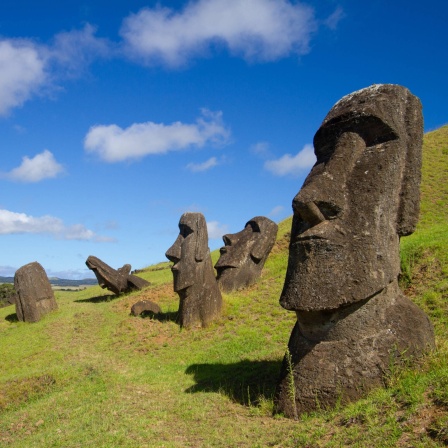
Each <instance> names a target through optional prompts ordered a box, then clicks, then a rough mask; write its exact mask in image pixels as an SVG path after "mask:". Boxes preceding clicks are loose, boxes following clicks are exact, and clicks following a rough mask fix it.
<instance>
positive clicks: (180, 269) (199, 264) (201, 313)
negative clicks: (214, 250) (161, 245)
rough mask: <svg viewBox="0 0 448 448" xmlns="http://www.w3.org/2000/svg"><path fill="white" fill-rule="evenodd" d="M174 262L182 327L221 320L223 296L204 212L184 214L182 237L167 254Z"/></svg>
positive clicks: (174, 282)
mask: <svg viewBox="0 0 448 448" xmlns="http://www.w3.org/2000/svg"><path fill="white" fill-rule="evenodd" d="M165 256H166V257H167V258H168V260H170V261H172V262H173V263H174V265H173V266H172V267H171V271H172V273H173V287H174V291H175V292H177V293H178V295H179V299H180V302H179V316H178V322H179V324H180V326H181V327H185V328H189V327H198V326H201V327H205V326H207V325H208V324H209V323H210V322H212V321H213V320H214V319H216V318H217V317H219V315H220V314H221V308H222V297H221V292H220V290H219V287H218V284H217V283H216V279H215V274H214V270H213V265H212V259H211V256H210V249H209V248H208V233H207V224H206V222H205V218H204V216H203V215H202V214H201V213H191V212H187V213H184V214H183V215H182V216H181V218H180V221H179V236H178V237H177V239H176V241H175V242H174V244H173V245H172V246H171V247H170V248H169V249H168V250H167V251H166V254H165Z"/></svg>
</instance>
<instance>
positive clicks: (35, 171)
mask: <svg viewBox="0 0 448 448" xmlns="http://www.w3.org/2000/svg"><path fill="white" fill-rule="evenodd" d="M63 172H64V168H63V166H62V165H61V164H59V163H58V162H57V161H56V159H55V158H54V156H53V154H52V153H51V152H50V151H48V149H46V150H45V151H43V152H42V153H40V154H37V155H36V156H35V157H33V158H31V159H30V158H29V157H27V156H25V157H23V158H22V164H21V165H20V166H18V167H17V168H14V169H13V170H11V171H10V172H8V173H4V174H1V175H0V176H1V177H4V178H7V179H11V180H16V181H19V182H39V181H41V180H43V179H50V178H53V177H56V176H58V175H59V174H61V173H63Z"/></svg>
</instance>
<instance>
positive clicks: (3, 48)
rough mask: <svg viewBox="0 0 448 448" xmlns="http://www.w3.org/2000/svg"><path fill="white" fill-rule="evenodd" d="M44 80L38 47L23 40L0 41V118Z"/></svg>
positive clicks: (27, 96) (43, 61) (44, 74)
mask: <svg viewBox="0 0 448 448" xmlns="http://www.w3.org/2000/svg"><path fill="white" fill-rule="evenodd" d="M46 77H47V74H46V73H45V58H44V56H43V54H42V52H41V51H40V50H39V47H37V46H36V45H35V44H33V43H31V42H28V41H25V40H8V39H6V40H5V39H2V40H0V115H6V114H7V113H8V112H9V111H10V110H11V109H12V108H14V107H18V106H21V105H22V104H23V103H24V102H25V101H26V100H28V99H29V98H30V96H31V95H32V94H33V93H35V92H36V90H37V89H38V88H39V87H40V86H41V85H42V84H43V83H44V82H45V80H46Z"/></svg>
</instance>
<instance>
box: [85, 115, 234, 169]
mask: <svg viewBox="0 0 448 448" xmlns="http://www.w3.org/2000/svg"><path fill="white" fill-rule="evenodd" d="M229 136H230V131H229V130H228V129H227V128H226V127H225V126H224V123H223V120H222V113H221V112H210V111H208V110H203V111H202V116H201V117H200V118H198V119H197V120H196V122H195V123H193V124H185V123H181V122H179V121H177V122H175V123H172V124H168V125H166V124H163V123H153V122H151V121H149V122H146V123H135V124H133V125H131V126H129V127H128V128H125V129H123V128H121V127H119V126H117V125H116V124H111V125H98V126H93V127H91V128H90V130H89V132H88V133H87V135H86V137H85V139H84V148H85V149H86V151H87V152H90V153H96V154H97V155H98V156H99V157H100V158H101V159H103V160H104V161H106V162H121V161H123V160H126V159H139V158H141V157H144V156H146V155H149V154H165V153H167V152H170V151H179V150H183V149H187V148H190V147H192V146H196V147H202V146H204V145H205V144H206V143H225V142H226V141H227V140H228V138H229Z"/></svg>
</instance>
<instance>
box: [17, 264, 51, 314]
mask: <svg viewBox="0 0 448 448" xmlns="http://www.w3.org/2000/svg"><path fill="white" fill-rule="evenodd" d="M14 288H15V290H16V292H17V296H16V314H17V319H19V320H20V321H22V322H38V321H39V320H40V319H41V318H42V316H44V315H45V314H47V313H49V312H50V311H53V310H57V309H58V305H57V303H56V299H55V298H54V293H53V290H52V288H51V284H50V281H49V280H48V277H47V274H46V273H45V270H44V268H43V267H42V266H41V265H40V264H39V263H38V262H37V261H33V262H32V263H28V264H26V265H25V266H22V267H21V268H19V269H17V271H16V273H15V274H14Z"/></svg>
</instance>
